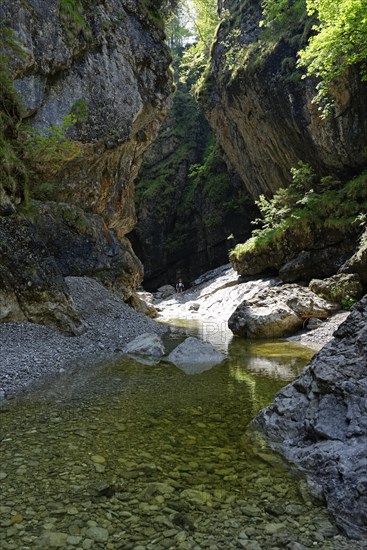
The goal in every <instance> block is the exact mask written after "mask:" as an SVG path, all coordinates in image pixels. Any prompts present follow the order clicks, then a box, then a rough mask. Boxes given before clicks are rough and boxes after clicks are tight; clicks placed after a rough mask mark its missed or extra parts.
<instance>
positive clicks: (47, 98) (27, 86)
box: [0, 0, 172, 322]
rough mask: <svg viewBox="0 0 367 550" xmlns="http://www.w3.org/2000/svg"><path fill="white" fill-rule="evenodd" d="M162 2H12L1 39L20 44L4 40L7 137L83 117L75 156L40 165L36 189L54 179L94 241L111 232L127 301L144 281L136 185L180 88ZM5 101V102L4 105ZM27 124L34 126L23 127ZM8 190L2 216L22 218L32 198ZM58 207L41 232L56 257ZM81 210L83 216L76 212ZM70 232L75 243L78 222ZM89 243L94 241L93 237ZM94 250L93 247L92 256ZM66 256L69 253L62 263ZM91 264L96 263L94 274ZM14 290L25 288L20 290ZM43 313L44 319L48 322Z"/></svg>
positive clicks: (0, 15) (71, 133) (59, 196)
mask: <svg viewBox="0 0 367 550" xmlns="http://www.w3.org/2000/svg"><path fill="white" fill-rule="evenodd" d="M159 5H160V3H159V2H158V3H151V2H142V3H137V2H132V1H131V0H105V1H98V2H94V3H93V5H91V4H90V3H89V2H87V1H84V0H71V1H66V0H50V1H49V2H39V1H38V0H28V1H26V2H24V1H21V0H15V1H10V0H5V1H4V2H2V3H1V6H0V21H1V26H2V29H3V30H2V36H5V35H6V33H9V32H10V31H11V32H12V34H13V42H15V43H16V48H14V47H13V48H9V47H7V44H3V46H4V48H3V50H4V54H5V56H6V57H5V59H7V61H8V68H7V71H8V72H7V80H9V78H11V80H12V81H13V83H14V87H15V89H16V90H17V93H18V98H17V101H15V100H14V106H12V109H13V110H12V115H13V116H12V120H11V122H12V124H10V123H9V124H8V127H6V128H5V129H4V124H2V128H1V130H2V131H3V132H4V134H3V135H4V136H5V138H6V139H8V140H10V141H11V140H13V141H15V140H16V138H17V137H18V139H19V137H20V138H21V140H23V141H24V140H25V141H27V139H28V134H29V133H32V132H35V131H39V132H40V135H42V134H43V133H44V135H46V134H47V131H48V129H49V128H50V127H52V126H56V127H57V126H59V127H60V125H62V121H63V119H64V117H68V116H70V114H72V116H73V117H74V118H73V121H74V122H75V123H74V124H72V125H71V126H70V128H69V129H68V130H67V135H66V137H67V138H68V139H69V140H70V142H71V143H73V144H74V145H75V149H76V150H77V154H75V155H71V156H70V159H69V160H67V161H66V162H64V163H63V164H62V166H60V167H57V169H56V168H55V167H53V168H52V169H51V170H49V172H48V173H45V172H44V171H42V170H39V171H38V166H36V167H34V166H32V169H33V170H34V168H36V170H35V173H33V176H32V181H33V182H32V189H31V192H32V193H33V194H34V195H35V196H37V195H38V191H39V190H38V189H37V186H38V183H47V184H48V183H49V179H48V178H50V176H51V177H52V182H51V183H52V197H51V198H52V199H53V200H54V201H57V202H60V201H62V202H63V203H69V204H70V205H75V206H76V207H77V208H82V209H83V210H84V211H85V212H86V214H85V216H84V215H83V214H80V222H81V223H85V224H87V225H89V226H90V227H89V229H88V230H87V231H86V239H87V241H88V238H89V237H90V234H89V233H93V232H94V231H95V230H96V227H97V226H98V225H99V226H100V228H101V229H103V231H104V234H105V237H106V238H107V240H109V241H110V244H111V247H112V248H114V250H115V253H117V255H118V256H119V257H120V258H122V257H124V258H125V260H124V261H122V262H121V261H120V263H119V262H117V263H119V270H121V271H120V273H118V274H117V278H118V279H120V281H124V284H123V285H122V287H123V288H124V289H125V291H124V290H123V292H124V294H125V297H127V298H128V297H129V295H131V293H132V292H133V289H134V288H136V286H137V284H139V283H140V281H141V278H142V269H141V264H140V262H139V261H138V260H137V258H136V257H135V255H134V254H133V253H132V252H131V247H130V245H129V243H128V242H127V241H126V239H125V238H124V236H125V235H126V233H128V232H129V231H131V229H132V228H133V226H134V224H135V219H136V217H135V205H134V185H133V182H134V179H135V177H136V175H137V172H138V170H139V167H140V163H141V160H142V155H143V152H144V150H145V149H146V148H147V146H148V145H149V144H150V143H151V142H152V141H153V140H154V139H155V137H156V135H157V131H158V128H159V126H160V124H161V122H162V119H163V118H164V115H165V111H166V106H167V100H168V97H169V96H170V94H171V91H172V82H171V75H170V72H169V64H170V55H169V52H168V50H167V48H166V47H165V45H164V35H163V23H162V20H161V19H160V13H159ZM15 52H16V53H15ZM3 59H4V57H2V60H3ZM3 72H4V71H2V73H3ZM6 84H7V85H8V81H6ZM8 95H9V94H8ZM6 99H7V101H8V98H6ZM8 103H9V101H8ZM19 103H20V104H19ZM4 105H5V100H4V98H3V100H2V107H3V108H4V111H5V107H4ZM6 107H8V104H7V105H6ZM13 107H14V108H13ZM7 111H8V112H9V109H7ZM24 123H27V124H28V126H29V127H30V130H27V129H24V126H23V125H24ZM9 128H11V130H10V129H9ZM19 131H21V134H19ZM5 132H6V135H5ZM10 141H8V142H7V143H10ZM23 157H24V158H23V160H22V159H21V161H22V167H23V166H25V168H24V169H25V170H26V169H27V154H23ZM41 160H42V159H41ZM18 172H19V170H18ZM6 179H7V178H6V177H5V180H6ZM15 179H17V178H15ZM18 179H19V178H18ZM24 179H25V180H26V178H24ZM0 187H1V189H2V203H3V204H5V203H6V208H3V209H2V211H3V213H4V214H12V215H13V216H17V215H18V211H19V207H21V206H22V204H23V205H24V202H25V199H26V194H27V190H26V189H25V187H26V184H23V187H24V188H23V190H21V191H20V190H19V188H17V186H16V185H13V186H10V185H8V183H7V181H2V182H1V186H0ZM4 189H5V191H4V193H3V190H4ZM11 204H12V205H13V207H12V206H11ZM14 205H16V211H15V208H14ZM50 208H51V207H49V208H48V210H47V211H45V210H44V211H43V213H42V224H41V228H40V231H41V233H43V235H44V236H45V241H48V245H49V246H50V251H49V256H50V257H53V256H52V254H53V251H52V248H55V243H51V239H50V238H48V239H47V238H46V237H47V234H48V235H52V234H55V233H56V227H57V228H58V229H60V224H61V223H62V219H63V216H60V217H59V218H58V220H57V224H56V226H55V225H54V223H53V222H54V219H55V218H54V216H50V215H49V214H50ZM28 210H29V204H28ZM31 210H32V208H31ZM33 210H34V208H33ZM36 210H38V208H36ZM27 212H28V211H27ZM27 212H26V216H28V213H27ZM64 213H65V212H64ZM75 216H76V217H78V210H77V209H76V210H75V212H74V217H75ZM97 217H99V221H98V220H97ZM17 219H18V218H17ZM46 221H47V223H50V224H51V225H50V226H49V227H47V226H45V224H46ZM64 221H65V220H64ZM35 226H37V218H35ZM32 231H33V229H32ZM35 231H36V229H35ZM68 231H69V237H70V238H69V242H70V243H72V242H73V239H72V238H71V236H70V231H71V229H70V223H69V227H68ZM88 232H89V233H88ZM60 234H62V231H60V233H59V235H60ZM80 235H81V233H80V232H79V234H78V232H77V233H76V235H75V237H76V240H78V239H79V241H78V242H79V249H81V248H83V245H82V243H81V240H80ZM97 240H98V238H97ZM45 241H44V242H45ZM74 241H75V240H74ZM88 242H89V246H92V245H91V240H90V239H89V241H88ZM95 242H96V240H95ZM51 245H52V246H51ZM63 246H64V247H65V246H66V243H65V242H64V243H63ZM46 248H47V247H46ZM116 249H119V252H116ZM88 254H90V249H89V248H88V246H87V247H84V255H85V257H86V256H88ZM66 255H67V253H66V250H64V253H63V254H61V256H62V257H63V258H64V260H65V257H66ZM69 255H72V249H71V250H70V251H69ZM97 255H98V254H97ZM61 256H60V255H59V257H58V255H57V254H56V253H55V258H54V259H55V261H56V264H57V263H59V268H60V270H61V271H60V273H61V272H62V274H63V275H68V274H75V273H74V271H75V270H74V268H76V266H74V267H73V268H72V269H71V272H69V268H70V262H65V261H64V260H61V259H60V258H61ZM92 256H93V253H92ZM127 258H128V259H127ZM77 263H78V266H77V267H78V270H79V274H81V275H83V274H86V271H85V270H84V267H83V261H79V262H77ZM84 263H85V262H84ZM87 263H88V262H87ZM92 263H93V262H89V264H88V266H89V267H88V270H87V272H88V271H89V274H91V273H90V269H89V268H90V267H91V264H92ZM124 263H125V267H126V265H127V264H128V265H127V272H124V269H125V268H124V266H123V265H122V264H124ZM97 264H98V262H97ZM102 264H103V265H102V266H101V265H99V269H97V271H98V270H99V271H101V270H103V269H105V268H106V269H107V270H108V269H109V267H108V265H107V264H108V262H102ZM115 267H116V265H115ZM35 268H36V265H35ZM7 269H8V277H7V280H9V281H10V280H12V281H13V283H14V285H15V286H16V284H17V283H16V281H17V280H18V278H19V277H18V270H19V269H21V265H18V266H17V267H15V266H14V265H12V264H11V263H10V264H8V265H7ZM107 278H108V277H107ZM61 280H62V278H61ZM46 286H47V285H46ZM122 287H121V288H122ZM16 292H17V293H18V294H19V295H21V294H22V292H21V289H20V288H16ZM51 301H55V300H53V299H52V300H51ZM56 301H57V300H56ZM57 308H58V305H57V304H55V309H57ZM23 314H24V315H23V318H24V316H25V318H28V316H27V315H26V314H25V313H24V311H23ZM2 317H3V316H2ZM41 317H42V316H40V318H38V322H42V319H41ZM3 318H4V317H3ZM45 322H46V320H45Z"/></svg>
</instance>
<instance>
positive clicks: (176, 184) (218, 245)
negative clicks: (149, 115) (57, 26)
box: [131, 84, 255, 290]
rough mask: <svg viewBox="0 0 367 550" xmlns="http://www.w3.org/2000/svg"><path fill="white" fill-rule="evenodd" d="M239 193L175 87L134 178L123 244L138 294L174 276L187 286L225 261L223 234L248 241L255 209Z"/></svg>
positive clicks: (190, 101) (200, 119)
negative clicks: (134, 219)
mask: <svg viewBox="0 0 367 550" xmlns="http://www.w3.org/2000/svg"><path fill="white" fill-rule="evenodd" d="M241 187H242V184H241V181H240V179H239V177H238V176H237V175H236V174H234V173H232V174H229V173H228V170H227V167H226V164H225V163H224V161H223V158H222V154H221V153H220V152H219V150H218V148H217V147H216V143H215V138H214V136H213V134H212V132H211V130H210V128H209V126H208V124H207V122H206V120H205V118H204V116H203V114H202V112H201V110H200V109H199V108H198V105H197V103H196V101H195V100H194V98H193V97H192V95H191V93H190V92H189V90H188V89H187V87H186V86H184V85H182V84H179V87H178V90H177V92H176V94H175V96H174V98H173V101H172V104H171V108H170V110H169V112H168V115H167V118H166V120H165V122H164V125H163V126H162V131H161V133H160V136H159V138H158V140H157V141H156V142H155V143H154V144H153V145H152V147H151V148H150V150H149V151H148V152H147V154H146V156H145V159H144V163H143V165H142V169H141V172H140V174H139V178H138V180H137V204H138V207H137V210H138V225H137V227H136V230H135V231H134V233H133V234H132V236H131V238H132V242H133V245H134V249H135V250H136V252H137V253H138V256H139V257H140V258H141V260H142V261H143V263H144V269H145V281H144V285H145V286H146V288H148V289H152V290H155V289H156V288H157V287H159V286H161V285H162V284H166V283H171V284H172V283H174V282H175V280H177V278H178V277H182V278H183V279H184V280H185V283H188V282H189V281H191V280H193V279H194V278H195V277H197V276H198V275H200V274H201V273H203V272H205V271H208V270H209V269H211V268H213V267H217V266H218V265H222V264H224V263H226V262H227V261H228V249H229V248H230V247H231V246H233V241H232V240H228V236H229V235H231V234H234V238H236V239H238V240H242V239H244V238H246V237H248V236H249V234H250V229H249V228H250V221H249V219H250V217H251V214H252V215H253V213H254V210H255V208H254V207H249V203H250V202H251V200H250V198H249V196H248V194H247V193H246V192H244V191H243V189H241Z"/></svg>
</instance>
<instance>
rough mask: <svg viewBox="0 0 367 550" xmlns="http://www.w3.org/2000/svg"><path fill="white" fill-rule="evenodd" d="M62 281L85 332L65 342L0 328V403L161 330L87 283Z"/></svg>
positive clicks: (51, 334)
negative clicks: (2, 399)
mask: <svg viewBox="0 0 367 550" xmlns="http://www.w3.org/2000/svg"><path fill="white" fill-rule="evenodd" d="M66 282H67V284H68V286H69V289H70V294H71V296H72V298H73V300H74V303H75V305H76V308H77V310H78V312H79V314H80V317H81V319H82V321H83V322H84V324H85V328H86V330H85V332H84V333H83V334H82V335H81V336H75V337H68V336H64V335H63V334H61V333H59V332H57V331H54V330H52V329H50V328H48V327H45V326H41V325H36V324H31V323H22V324H14V323H8V324H1V325H0V399H1V398H4V397H6V396H11V395H14V394H15V393H16V392H19V391H21V390H24V389H26V388H27V387H28V386H29V385H30V384H32V383H33V382H36V381H37V380H39V379H41V378H43V377H45V376H46V375H50V374H57V373H59V372H62V371H63V370H65V369H67V368H71V367H75V366H81V365H84V364H85V366H86V367H87V366H89V365H90V364H91V363H92V362H93V363H96V362H99V361H101V360H105V359H107V358H111V357H113V356H114V355H117V354H119V353H121V350H122V347H123V345H124V344H126V343H127V342H129V341H130V340H132V339H133V338H135V337H136V336H138V335H140V334H143V333H144V332H155V333H157V334H162V333H164V332H166V331H167V329H166V328H164V327H162V326H161V325H159V324H158V323H156V322H155V321H152V320H151V319H148V318H147V317H145V316H144V315H142V314H140V313H138V312H136V311H135V310H133V309H132V308H131V307H129V306H128V305H127V304H125V303H124V302H122V301H121V300H120V299H119V298H117V297H116V296H115V295H114V294H112V293H111V292H110V291H109V290H107V289H106V288H105V287H103V286H102V285H100V284H99V283H98V282H97V281H95V280H93V279H89V278H86V277H83V278H81V277H68V278H67V279H66Z"/></svg>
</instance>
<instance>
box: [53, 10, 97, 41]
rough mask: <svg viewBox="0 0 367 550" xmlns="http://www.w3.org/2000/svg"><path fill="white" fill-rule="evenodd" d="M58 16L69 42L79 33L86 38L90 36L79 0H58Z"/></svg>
mask: <svg viewBox="0 0 367 550" xmlns="http://www.w3.org/2000/svg"><path fill="white" fill-rule="evenodd" d="M60 17H61V22H62V25H63V27H64V30H65V32H66V35H67V37H68V41H69V43H71V44H73V43H74V41H75V38H76V37H77V36H78V35H79V34H80V33H83V34H84V36H85V37H86V38H90V37H91V34H92V33H91V30H90V28H89V27H88V25H87V22H86V20H85V18H84V10H83V6H82V3H81V1H80V0H60Z"/></svg>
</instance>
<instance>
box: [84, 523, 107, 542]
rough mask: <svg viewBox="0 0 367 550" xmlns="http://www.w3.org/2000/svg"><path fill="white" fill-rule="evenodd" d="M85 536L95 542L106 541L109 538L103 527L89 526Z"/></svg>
mask: <svg viewBox="0 0 367 550" xmlns="http://www.w3.org/2000/svg"><path fill="white" fill-rule="evenodd" d="M86 534H87V537H88V538H90V539H92V540H94V541H95V542H107V541H108V539H109V533H108V531H107V529H105V528H104V527H98V526H95V527H90V528H89V529H87V533H86Z"/></svg>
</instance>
